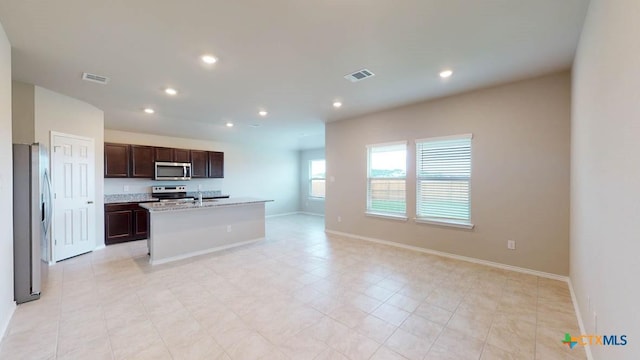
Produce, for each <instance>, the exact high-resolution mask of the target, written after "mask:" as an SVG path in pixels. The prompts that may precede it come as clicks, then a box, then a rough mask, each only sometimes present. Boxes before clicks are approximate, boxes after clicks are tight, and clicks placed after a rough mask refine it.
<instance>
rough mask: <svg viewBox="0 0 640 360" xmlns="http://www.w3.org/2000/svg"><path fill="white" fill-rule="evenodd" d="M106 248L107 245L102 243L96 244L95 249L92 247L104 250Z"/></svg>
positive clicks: (96, 249)
mask: <svg viewBox="0 0 640 360" xmlns="http://www.w3.org/2000/svg"><path fill="white" fill-rule="evenodd" d="M106 248H107V246H106V245H105V244H102V245H98V246H97V247H96V248H95V249H93V251H98V250H104V249H106Z"/></svg>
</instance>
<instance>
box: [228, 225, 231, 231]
mask: <svg viewBox="0 0 640 360" xmlns="http://www.w3.org/2000/svg"><path fill="white" fill-rule="evenodd" d="M227 232H228V233H230V232H231V225H227Z"/></svg>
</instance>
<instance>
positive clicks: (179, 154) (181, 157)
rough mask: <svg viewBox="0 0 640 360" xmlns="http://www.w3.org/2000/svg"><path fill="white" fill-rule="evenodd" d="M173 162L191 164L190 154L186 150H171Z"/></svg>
mask: <svg viewBox="0 0 640 360" xmlns="http://www.w3.org/2000/svg"><path fill="white" fill-rule="evenodd" d="M173 161H175V162H186V163H188V162H191V154H190V153H189V150H187V149H173Z"/></svg>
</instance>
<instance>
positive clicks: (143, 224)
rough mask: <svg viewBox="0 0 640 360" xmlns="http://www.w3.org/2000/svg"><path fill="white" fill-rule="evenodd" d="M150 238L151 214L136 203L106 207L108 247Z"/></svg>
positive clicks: (105, 231) (106, 238)
mask: <svg viewBox="0 0 640 360" xmlns="http://www.w3.org/2000/svg"><path fill="white" fill-rule="evenodd" d="M148 237H149V214H148V212H147V210H146V209H143V208H141V207H140V206H138V204H136V203H131V204H106V205H105V206H104V242H105V244H107V245H111V244H117V243H121V242H126V241H133V240H143V239H147V238H148Z"/></svg>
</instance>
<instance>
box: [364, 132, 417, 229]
mask: <svg viewBox="0 0 640 360" xmlns="http://www.w3.org/2000/svg"><path fill="white" fill-rule="evenodd" d="M367 148H368V169H367V213H371V214H379V215H391V216H404V215H405V214H406V212H407V201H406V176H407V143H406V142H402V143H389V144H380V145H369V146H367Z"/></svg>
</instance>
